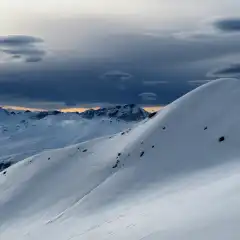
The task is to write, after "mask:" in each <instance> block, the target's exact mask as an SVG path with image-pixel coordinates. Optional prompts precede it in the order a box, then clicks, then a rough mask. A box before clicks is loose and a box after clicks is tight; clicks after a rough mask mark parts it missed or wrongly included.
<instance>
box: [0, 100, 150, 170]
mask: <svg viewBox="0 0 240 240" xmlns="http://www.w3.org/2000/svg"><path fill="white" fill-rule="evenodd" d="M147 117H148V113H147V112H146V111H145V110H143V109H142V108H140V107H138V106H136V105H134V104H127V105H123V106H111V107H106V108H100V109H98V110H93V109H92V110H87V111H85V112H83V113H63V112H60V111H45V112H30V111H25V112H23V111H22V112H13V111H12V112H11V111H8V110H6V109H3V108H0V171H1V170H4V169H5V168H6V167H8V166H9V164H10V165H11V164H13V163H15V162H18V161H20V160H23V159H24V158H26V157H29V156H32V155H34V154H37V153H39V152H41V151H43V150H47V149H54V148H62V147H65V146H68V145H71V144H75V143H79V142H84V141H87V140H90V139H93V138H97V137H101V136H105V135H110V134H115V133H117V132H120V131H122V130H123V129H126V128H127V127H129V126H132V125H134V124H135V123H136V122H137V121H140V120H142V119H144V118H147ZM87 119H90V120H91V121H90V120H87Z"/></svg>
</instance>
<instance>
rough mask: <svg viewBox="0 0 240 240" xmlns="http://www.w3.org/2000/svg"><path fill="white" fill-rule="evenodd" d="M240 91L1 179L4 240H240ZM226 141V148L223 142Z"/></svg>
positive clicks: (209, 92)
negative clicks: (221, 139)
mask: <svg viewBox="0 0 240 240" xmlns="http://www.w3.org/2000/svg"><path fill="white" fill-rule="evenodd" d="M239 103H240V81H239V80H236V79H222V80H217V81H214V82H212V83H209V84H207V85H205V86H202V87H200V88H198V89H196V90H194V91H193V92H191V93H189V94H187V95H185V96H184V97H182V98H180V99H179V100H177V101H175V102H174V103H172V104H170V105H169V106H167V107H165V108H164V109H163V110H162V111H161V112H160V113H159V114H158V115H156V116H155V117H153V118H152V119H149V120H144V121H143V122H141V123H140V124H139V125H138V126H136V127H135V128H133V129H128V130H126V131H125V132H124V133H123V134H122V133H119V134H117V135H115V136H113V137H103V138H100V139H95V140H91V141H88V142H85V143H80V144H76V145H72V146H69V147H65V148H62V149H57V150H51V151H45V152H43V153H40V154H38V155H35V156H32V157H29V158H27V159H25V160H24V161H21V162H19V163H17V164H15V165H13V166H12V167H10V168H9V169H7V172H6V174H5V175H4V174H2V175H0V239H4V240H12V239H18V240H23V239H24V240H25V239H33V240H42V239H45V240H53V239H54V240H55V239H58V240H70V239H74V240H80V239H81V240H82V239H84V240H91V239H98V240H99V239H100V240H103V239H104V240H106V239H114V240H120V239H121V240H122V239H129V240H140V239H141V240H142V239H144V240H159V239H161V240H180V239H181V240H182V239H184V240H202V239H204V240H205V239H207V240H226V239H231V240H239V239H240V229H239V226H240V107H239ZM221 137H223V141H221V142H220V141H219V139H220V138H221Z"/></svg>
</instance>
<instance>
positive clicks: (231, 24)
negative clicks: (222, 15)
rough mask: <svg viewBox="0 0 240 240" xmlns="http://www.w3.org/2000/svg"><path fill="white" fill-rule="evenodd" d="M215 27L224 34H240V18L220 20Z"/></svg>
mask: <svg viewBox="0 0 240 240" xmlns="http://www.w3.org/2000/svg"><path fill="white" fill-rule="evenodd" d="M214 26H215V27H216V28H217V29H219V30H221V31H224V32H240V18H232V19H220V20H217V21H216V22H215V23H214Z"/></svg>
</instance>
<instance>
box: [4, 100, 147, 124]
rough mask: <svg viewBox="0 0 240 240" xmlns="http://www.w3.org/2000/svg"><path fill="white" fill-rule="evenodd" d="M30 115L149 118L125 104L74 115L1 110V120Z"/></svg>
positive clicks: (34, 116)
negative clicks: (2, 118) (7, 117)
mask: <svg viewBox="0 0 240 240" xmlns="http://www.w3.org/2000/svg"><path fill="white" fill-rule="evenodd" d="M19 114H21V115H23V114H26V115H28V117H29V118H31V119H36V120H40V119H43V118H46V117H47V116H54V115H62V114H64V115H73V114H77V115H79V116H80V117H83V118H86V119H93V118H96V117H107V118H115V119H118V120H124V121H140V120H143V119H145V118H147V117H149V114H150V113H149V112H147V111H146V110H144V109H143V108H141V107H139V106H137V105H135V104H125V105H117V106H110V107H105V108H99V109H97V110H94V109H89V110H86V111H84V112H81V113H80V112H75V113H74V112H73V113H64V112H61V111H58V110H54V111H42V112H31V111H29V110H27V111H25V112H23V111H21V112H19V111H9V110H6V109H4V108H0V118H1V117H6V116H11V115H12V116H14V115H19Z"/></svg>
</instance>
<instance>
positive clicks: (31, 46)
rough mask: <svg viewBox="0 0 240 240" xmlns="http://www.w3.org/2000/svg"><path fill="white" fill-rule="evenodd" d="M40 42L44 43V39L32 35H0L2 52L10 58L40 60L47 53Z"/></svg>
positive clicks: (29, 60)
mask: <svg viewBox="0 0 240 240" xmlns="http://www.w3.org/2000/svg"><path fill="white" fill-rule="evenodd" d="M39 43H43V40H42V39H40V38H36V37H32V36H17V35H16V36H6V37H0V52H2V53H3V54H5V56H9V57H10V60H22V61H25V62H39V61H41V60H42V59H43V57H44V55H45V54H46V52H45V50H43V49H42V48H41V46H39ZM7 61H9V58H8V59H7Z"/></svg>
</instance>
